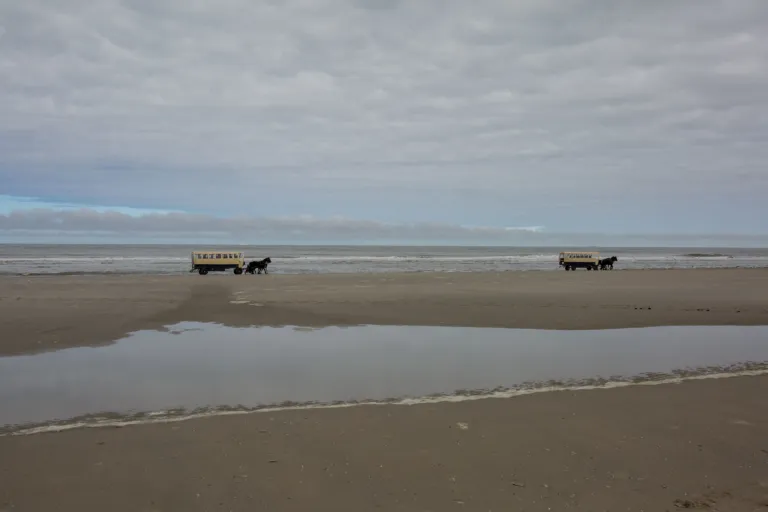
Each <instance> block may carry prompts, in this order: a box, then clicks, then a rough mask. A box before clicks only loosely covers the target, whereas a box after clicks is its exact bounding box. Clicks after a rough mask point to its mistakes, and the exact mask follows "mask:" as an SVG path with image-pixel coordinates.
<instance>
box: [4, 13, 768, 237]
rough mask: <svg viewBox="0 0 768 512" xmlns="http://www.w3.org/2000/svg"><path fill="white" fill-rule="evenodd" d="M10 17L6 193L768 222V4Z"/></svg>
mask: <svg viewBox="0 0 768 512" xmlns="http://www.w3.org/2000/svg"><path fill="white" fill-rule="evenodd" d="M0 20H2V21H0V24H2V26H3V34H2V37H0V83H2V84H3V86H2V87H0V183H2V186H3V192H4V193H6V194H10V195H15V196H28V197H36V198H40V199H43V200H52V201H57V202H68V203H70V202H71V203H77V202H80V203H86V204H95V205H120V206H135V207H143V208H158V209H173V210H177V209H178V210H188V211H202V212H207V213H219V214H222V215H234V214H239V213H242V214H247V215H255V216H272V215H295V214H300V213H302V212H304V211H311V212H312V213H314V214H316V215H318V216H331V215H334V214H342V215H345V216H348V217H352V218H379V219H382V220H387V221H392V222H400V223H405V222H408V221H426V222H445V223H449V224H463V223H465V222H466V223H476V224H490V225H505V224H508V223H512V224H521V225H527V224H528V223H531V222H537V223H543V224H545V225H547V226H549V227H553V228H554V227H557V228H558V229H562V230H565V231H568V230H572V231H573V230H579V229H582V228H583V227H582V226H581V225H580V224H581V223H582V221H580V220H579V218H578V216H574V215H570V214H568V213H567V212H569V211H573V209H574V208H576V209H578V210H579V211H581V212H586V213H587V215H589V216H591V217H596V216H598V215H604V216H607V217H610V218H612V219H617V222H619V223H620V225H621V226H623V229H624V230H625V231H626V232H642V231H649V230H650V231H652V230H654V229H666V224H667V223H666V222H663V223H661V222H660V221H659V219H658V218H654V217H648V215H646V214H645V213H644V212H645V211H646V210H647V208H648V205H653V208H655V209H657V210H664V212H665V214H664V218H666V219H671V220H669V222H673V223H676V224H675V225H674V226H673V227H674V229H678V230H702V229H707V228H708V227H710V226H711V225H712V224H713V223H714V224H715V226H714V228H716V229H722V228H724V227H726V226H728V225H735V224H736V223H737V222H739V221H740V220H741V221H742V222H747V223H751V224H750V229H753V230H760V229H763V228H761V226H760V224H759V223H758V222H757V221H755V220H749V219H756V218H764V217H765V214H766V213H768V206H766V205H765V204H766V203H765V201H761V200H760V198H762V197H765V195H766V193H768V172H767V171H766V168H765V165H764V162H765V161H766V159H767V158H768V145H766V144H765V143H764V141H765V140H767V139H768V124H766V123H765V119H766V118H768V61H767V60H766V59H765V57H764V56H765V55H766V52H768V3H766V2H764V1H763V0H727V1H726V0H704V1H698V0H697V1H694V0H681V1H678V2H674V3H672V4H670V3H669V2H661V1H659V0H651V1H645V2H638V1H634V0H617V1H614V2H610V3H609V4H606V3H605V2H599V1H596V0H565V1H563V0H520V1H516V2H501V1H496V0H494V1H491V0H479V1H477V2H466V1H459V0H447V1H442V0H423V1H418V2H405V1H394V0H389V1H387V0H377V1H361V0H312V1H309V0H286V1H285V2H250V1H247V0H225V1H222V2H203V1H202V0H194V1H190V0H165V1H149V0H124V1H118V0H103V1H100V2H87V1H85V0H72V1H70V2H66V3H61V2H56V1H54V0H26V1H24V2H3V3H1V4H0ZM692 198H693V199H692ZM717 201H719V202H722V203H725V204H726V205H734V208H721V209H720V210H721V212H722V213H721V214H720V216H719V217H718V219H719V220H718V219H714V220H713V219H711V218H710V217H711V211H712V207H711V205H712V204H713V203H714V202H717ZM574 205H575V206H574ZM747 205H750V206H747ZM532 219H536V220H532ZM744 219H748V220H746V221H745V220H744ZM720 221H722V224H719V222H720Z"/></svg>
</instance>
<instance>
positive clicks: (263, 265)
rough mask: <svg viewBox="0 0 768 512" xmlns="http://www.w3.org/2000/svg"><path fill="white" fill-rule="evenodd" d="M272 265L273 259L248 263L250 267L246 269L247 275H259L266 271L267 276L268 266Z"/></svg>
mask: <svg viewBox="0 0 768 512" xmlns="http://www.w3.org/2000/svg"><path fill="white" fill-rule="evenodd" d="M270 263H272V259H271V258H264V259H263V260H260V261H251V262H250V263H248V265H247V266H246V267H245V273H246V274H253V273H254V272H256V273H257V274H261V272H262V271H264V273H265V274H267V273H268V272H267V266H268V265H269V264H270Z"/></svg>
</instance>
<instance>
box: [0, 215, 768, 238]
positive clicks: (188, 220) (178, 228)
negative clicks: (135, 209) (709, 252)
mask: <svg viewBox="0 0 768 512" xmlns="http://www.w3.org/2000/svg"><path fill="white" fill-rule="evenodd" d="M2 234H5V235H6V236H8V237H9V238H11V239H13V240H14V241H22V242H24V241H29V240H30V239H34V238H39V237H45V238H46V239H48V240H52V241H58V242H61V241H66V240H68V239H70V240H71V239H73V238H74V239H81V238H82V237H86V238H87V240H86V241H87V242H99V240H100V239H110V240H114V239H123V240H125V239H128V240H140V241H143V242H173V241H177V242H178V241H191V242H194V243H205V242H206V241H226V242H228V243H238V244H248V243H257V244H258V243H260V244H264V243H291V242H293V243H319V244H324V243H329V242H333V243H394V244H400V243H412V242H413V241H420V242H421V243H424V244H447V245H451V244H480V245H482V244H486V245H539V246H542V245H545V246H546V245H580V244H587V245H602V246H611V245H630V246H643V245H677V246H693V245H704V246H718V245H730V246H755V245H762V244H766V243H768V236H766V235H745V234H692V233H687V234H670V235H658V234H634V235H617V234H605V233H594V232H593V233H550V232H548V231H547V230H545V229H543V228H542V227H540V226H524V227H484V226H461V225H455V224H446V223H425V222H423V223H408V224H406V223H385V222H376V221H364V220H355V219H347V218H343V217H336V218H315V217H311V216H300V217H272V218H270V217H264V218H258V217H248V216H241V217H234V218H224V217H214V216H210V215H201V214H188V213H150V214H139V215H131V214H126V213H118V212H108V211H96V210H91V209H79V210H53V209H43V208H39V209H29V210H17V211H13V212H10V213H8V214H0V235H2Z"/></svg>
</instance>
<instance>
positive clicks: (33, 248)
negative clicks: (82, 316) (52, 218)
mask: <svg viewBox="0 0 768 512" xmlns="http://www.w3.org/2000/svg"><path fill="white" fill-rule="evenodd" d="M204 248H205V249H210V250H216V249H218V248H217V247H215V246H214V247H207V246H206V247H204ZM193 249H200V247H193V246H187V245H74V244H73V245H15V244H0V275H3V274H4V275H48V274H63V275H98V274H157V275H160V274H163V275H172V274H184V273H187V272H189V270H190V266H191V262H190V253H191V251H192V250H193ZM221 249H222V250H224V249H227V250H238V252H244V253H245V255H246V260H249V261H250V260H253V259H262V258H266V257H267V256H269V257H270V258H272V264H271V265H270V266H269V272H270V273H275V274H333V273H378V272H488V271H495V272H498V271H555V270H558V265H557V259H558V253H559V252H560V251H562V250H571V249H574V248H563V247H431V246H430V247H415V246H407V247H405V246H343V245H327V246H323V245H316V246H305V245H303V246H299V245H290V246H289V245H273V246H240V247H238V246H226V247H222V248H221ZM579 249H591V250H599V251H600V254H601V257H608V256H616V257H617V258H618V262H617V263H616V265H615V269H616V270H623V269H675V268H760V267H768V248H757V249H753V248H722V247H718V248H701V247H697V248H670V247H642V248H641V247H637V248H628V247H600V248H589V247H586V248H585V247H581V248H579Z"/></svg>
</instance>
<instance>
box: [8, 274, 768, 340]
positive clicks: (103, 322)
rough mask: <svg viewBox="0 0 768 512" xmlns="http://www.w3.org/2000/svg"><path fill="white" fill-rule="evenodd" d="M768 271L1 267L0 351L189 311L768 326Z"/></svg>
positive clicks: (336, 319)
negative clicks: (204, 272)
mask: <svg viewBox="0 0 768 512" xmlns="http://www.w3.org/2000/svg"><path fill="white" fill-rule="evenodd" d="M767 290H768V270H765V269H707V270H638V271H613V272H586V271H583V272H568V273H566V272H503V273H453V274H445V273H411V274H386V275H373V274H352V275H350V274H336V275H274V274H270V275H266V276H265V275H257V276H250V275H248V276H234V275H231V274H227V275H208V276H198V275H197V274H189V275H180V276H35V277H23V276H14V277H9V276H4V277H0V329H2V332H3V336H2V338H1V339H0V355H11V354H22V353H32V352H39V351H44V350H55V349H58V348H63V347H70V346H88V345H97V344H103V343H109V342H111V341H114V340H116V339H118V338H120V337H122V336H124V335H125V334H127V333H129V332H133V331H136V330H140V329H156V328H161V327H163V326H164V325H168V324H172V323H176V322H180V321H201V322H219V323H223V324H226V325H233V326H250V325H271V326H279V325H298V326H312V327H320V326H328V325H358V324H380V325H452V326H466V327H519V328H536V329H608V328H622V327H647V326H661V325H764V324H768V291H767Z"/></svg>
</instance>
